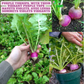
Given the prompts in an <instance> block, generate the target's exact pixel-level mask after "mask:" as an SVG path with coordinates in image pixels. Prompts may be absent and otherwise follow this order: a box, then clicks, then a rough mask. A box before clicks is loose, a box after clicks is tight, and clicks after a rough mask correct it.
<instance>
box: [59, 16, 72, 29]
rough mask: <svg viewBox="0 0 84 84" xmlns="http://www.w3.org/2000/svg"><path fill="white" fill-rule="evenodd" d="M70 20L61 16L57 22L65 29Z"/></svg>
mask: <svg viewBox="0 0 84 84" xmlns="http://www.w3.org/2000/svg"><path fill="white" fill-rule="evenodd" d="M70 22H71V18H70V17H69V16H68V15H63V16H62V19H60V20H59V24H60V25H62V26H63V27H66V26H68V25H69V24H70Z"/></svg>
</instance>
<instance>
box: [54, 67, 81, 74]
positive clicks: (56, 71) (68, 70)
mask: <svg viewBox="0 0 84 84" xmlns="http://www.w3.org/2000/svg"><path fill="white" fill-rule="evenodd" d="M79 68H80V67H79ZM79 68H78V69H79ZM65 69H66V73H70V72H73V71H75V70H73V71H71V70H70V68H69V67H65ZM78 69H76V70H78ZM53 70H54V72H55V73H59V71H58V70H56V69H53Z"/></svg>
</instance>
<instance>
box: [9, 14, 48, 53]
mask: <svg viewBox="0 0 84 84" xmlns="http://www.w3.org/2000/svg"><path fill="white" fill-rule="evenodd" d="M46 20H47V17H46V15H42V14H33V15H31V17H29V15H28V14H14V15H13V20H12V23H11V25H12V26H11V28H12V29H17V31H18V34H19V36H20V37H21V39H22V40H23V42H25V43H26V41H25V38H26V39H28V42H29V44H30V48H31V51H32V52H35V51H36V49H37V45H38V43H39V38H40V37H41V36H43V33H44V31H46V30H48V26H47V24H46ZM47 36H48V35H47ZM48 37H49V36H48ZM48 37H47V38H48ZM40 39H41V38H40Z"/></svg>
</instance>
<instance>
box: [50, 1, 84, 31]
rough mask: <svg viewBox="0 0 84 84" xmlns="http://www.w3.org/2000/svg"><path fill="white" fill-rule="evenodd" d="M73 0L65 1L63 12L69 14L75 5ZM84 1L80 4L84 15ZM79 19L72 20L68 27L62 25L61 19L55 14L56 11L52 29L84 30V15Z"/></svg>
mask: <svg viewBox="0 0 84 84" xmlns="http://www.w3.org/2000/svg"><path fill="white" fill-rule="evenodd" d="M72 2H73V0H69V1H67V0H66V1H64V4H63V5H64V6H63V9H62V14H63V15H64V14H67V15H68V12H69V9H70V8H71V7H72V6H73V3H72ZM83 4H84V2H82V3H81V4H80V8H81V9H82V11H83V15H84V7H83ZM83 15H82V17H81V18H80V19H78V20H71V23H70V24H69V25H68V26H67V27H62V26H60V25H59V20H58V19H57V17H56V16H55V15H54V12H52V31H83V28H84V26H83V25H84V23H83V21H84V17H83Z"/></svg>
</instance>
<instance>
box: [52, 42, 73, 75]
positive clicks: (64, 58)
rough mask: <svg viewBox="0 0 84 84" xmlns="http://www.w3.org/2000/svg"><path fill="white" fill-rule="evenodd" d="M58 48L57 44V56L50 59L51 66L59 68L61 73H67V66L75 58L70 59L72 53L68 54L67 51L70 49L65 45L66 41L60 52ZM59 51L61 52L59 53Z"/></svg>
mask: <svg viewBox="0 0 84 84" xmlns="http://www.w3.org/2000/svg"><path fill="white" fill-rule="evenodd" d="M57 49H58V50H59V48H58V47H57V46H56V47H55V51H54V52H55V53H54V54H55V56H54V57H52V60H50V67H53V68H55V69H57V70H59V73H66V69H65V67H66V66H67V65H68V64H69V63H70V62H71V61H72V59H73V58H72V59H71V60H69V58H70V55H67V53H69V52H70V51H69V49H68V48H67V47H66V46H65V44H64V42H63V44H62V46H61V49H60V50H59V51H60V52H59V51H58V50H57ZM52 52H53V51H52ZM52 52H51V54H52ZM58 53H60V54H58ZM68 60H69V61H68Z"/></svg>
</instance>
